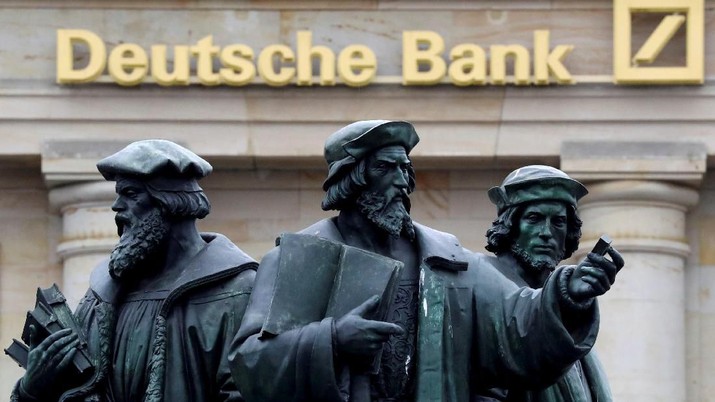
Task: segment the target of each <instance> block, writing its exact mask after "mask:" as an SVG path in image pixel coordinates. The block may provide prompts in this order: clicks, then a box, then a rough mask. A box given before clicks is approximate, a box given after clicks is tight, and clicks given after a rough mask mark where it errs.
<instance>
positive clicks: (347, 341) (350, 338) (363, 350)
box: [335, 296, 405, 357]
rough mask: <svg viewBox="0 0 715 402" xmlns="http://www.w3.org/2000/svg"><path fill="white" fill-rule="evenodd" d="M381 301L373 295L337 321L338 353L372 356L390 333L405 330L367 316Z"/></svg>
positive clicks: (399, 332)
mask: <svg viewBox="0 0 715 402" xmlns="http://www.w3.org/2000/svg"><path fill="white" fill-rule="evenodd" d="M379 303H380V298H379V297H378V296H373V297H371V298H369V299H367V300H366V301H365V302H364V303H363V304H361V305H359V306H358V307H356V308H354V309H353V310H352V311H350V312H349V313H348V314H346V315H345V316H343V317H341V318H340V319H338V320H337V321H336V322H335V336H336V338H337V342H336V343H337V347H338V354H340V355H351V356H356V357H357V356H360V357H372V356H374V355H375V353H377V352H378V351H379V350H380V348H381V347H382V344H383V343H384V342H385V341H387V340H388V338H389V337H390V335H397V334H402V333H404V332H405V331H404V330H403V329H402V327H400V326H399V325H397V324H392V323H389V322H383V321H374V320H368V319H366V318H365V316H368V315H369V314H370V313H371V312H373V311H374V310H375V309H376V308H377V306H378V305H379Z"/></svg>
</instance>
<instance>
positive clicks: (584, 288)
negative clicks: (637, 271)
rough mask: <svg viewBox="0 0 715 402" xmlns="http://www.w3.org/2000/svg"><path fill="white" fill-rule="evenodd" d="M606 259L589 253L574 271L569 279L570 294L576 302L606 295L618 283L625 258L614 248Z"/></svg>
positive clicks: (611, 248)
mask: <svg viewBox="0 0 715 402" xmlns="http://www.w3.org/2000/svg"><path fill="white" fill-rule="evenodd" d="M607 253H608V255H609V256H611V260H612V261H609V260H608V259H607V258H606V257H604V256H602V255H598V254H595V253H589V254H588V256H586V258H584V259H583V261H581V262H580V263H579V264H578V265H577V266H576V268H575V269H574V272H573V275H571V277H570V278H569V282H568V292H569V296H571V297H572V298H573V299H574V300H576V301H581V300H586V299H589V298H592V297H595V296H600V295H602V294H604V293H606V292H607V291H608V290H609V289H610V288H611V285H613V282H615V281H616V274H617V273H618V271H620V269H621V268H623V257H621V254H620V253H618V251H616V250H615V249H614V248H613V247H609V248H608V251H607Z"/></svg>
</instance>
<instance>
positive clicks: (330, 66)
mask: <svg viewBox="0 0 715 402" xmlns="http://www.w3.org/2000/svg"><path fill="white" fill-rule="evenodd" d="M297 36H298V39H297V42H298V45H297V49H298V50H297V52H296V53H297V54H298V62H297V65H298V82H297V84H298V85H299V86H310V85H312V84H313V58H318V59H320V64H319V66H320V67H319V68H320V85H323V86H327V85H335V53H333V51H332V50H330V49H329V48H327V47H325V46H313V45H312V38H313V34H312V33H311V32H310V31H299V32H298V34H297Z"/></svg>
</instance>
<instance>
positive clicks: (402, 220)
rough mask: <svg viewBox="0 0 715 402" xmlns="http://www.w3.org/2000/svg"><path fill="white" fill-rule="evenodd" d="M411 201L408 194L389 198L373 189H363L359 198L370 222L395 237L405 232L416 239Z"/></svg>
mask: <svg viewBox="0 0 715 402" xmlns="http://www.w3.org/2000/svg"><path fill="white" fill-rule="evenodd" d="M409 202H410V201H409V198H407V195H406V194H398V195H397V196H393V197H389V198H388V197H387V196H385V195H383V194H381V193H376V192H373V191H363V192H362V194H360V197H358V199H357V205H358V208H359V210H360V212H361V213H362V214H363V215H365V217H367V219H368V220H369V221H370V222H372V223H374V224H375V225H376V226H377V227H379V228H380V229H382V230H384V231H386V232H387V233H388V234H390V235H391V236H393V237H400V234H402V233H403V232H404V233H405V235H406V236H407V238H408V239H410V240H414V238H415V227H414V225H413V224H412V218H410V213H409ZM405 203H407V206H405Z"/></svg>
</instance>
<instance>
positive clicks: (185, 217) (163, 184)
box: [12, 140, 257, 402]
mask: <svg viewBox="0 0 715 402" xmlns="http://www.w3.org/2000/svg"><path fill="white" fill-rule="evenodd" d="M97 168H98V169H99V172H100V173H101V174H102V175H103V176H104V177H105V178H106V179H107V180H110V181H114V182H116V192H117V199H116V201H115V202H114V204H113V205H112V210H114V211H115V212H116V217H115V221H116V224H117V230H118V233H119V236H120V239H119V243H118V244H117V246H116V247H115V249H114V251H112V253H111V256H110V258H109V260H108V261H105V262H103V263H101V264H100V265H99V266H98V267H97V268H95V270H94V271H93V272H92V274H91V277H90V289H89V290H88V291H87V293H86V295H85V296H84V298H83V299H82V300H81V302H80V304H79V306H78V307H77V310H76V311H75V316H76V318H77V321H78V322H79V323H80V324H81V326H82V328H83V331H84V332H85V334H83V335H84V337H85V338H86V339H87V340H88V349H89V351H90V352H91V354H92V356H93V360H94V362H95V370H94V371H93V372H91V373H90V374H89V375H87V376H85V377H81V378H78V377H77V376H73V375H70V374H69V373H68V372H67V365H68V362H69V361H71V358H72V355H73V354H74V353H75V350H76V347H75V346H76V345H77V335H76V334H74V333H71V332H69V331H66V330H64V331H59V332H56V333H54V334H53V335H50V336H49V337H47V338H46V339H45V340H42V341H41V342H32V343H34V344H33V345H31V351H30V354H29V359H28V367H27V371H26V373H25V375H24V376H23V378H22V379H21V380H20V381H19V382H18V384H17V385H16V387H15V390H14V392H13V395H12V400H17V401H34V400H42V401H75V400H79V401H114V402H136V401H145V402H160V401H167V402H168V401H171V402H189V401H193V402H197V401H198V402H213V401H242V400H243V398H242V396H241V394H240V393H239V391H238V389H237V388H236V386H235V385H234V381H233V380H232V378H231V375H230V371H229V369H228V367H227V365H226V353H227V350H228V347H229V343H230V341H231V339H232V338H233V335H234V334H235V332H236V331H237V330H238V324H239V323H240V322H241V318H242V316H243V312H244V311H245V308H246V302H247V300H248V296H249V294H250V290H251V287H252V284H253V279H254V277H255V269H256V266H257V264H256V262H255V261H254V260H253V259H251V258H250V257H249V256H248V255H246V254H245V253H243V252H242V251H241V250H240V249H239V248H238V247H236V246H235V245H234V244H233V243H231V241H230V240H228V239H227V238H226V237H225V236H222V235H220V234H217V233H200V232H199V231H198V230H197V228H196V220H197V219H201V218H204V217H205V216H206V215H208V213H209V211H210V204H209V201H208V199H207V198H206V195H205V194H204V192H203V190H202V189H201V187H200V186H199V184H198V180H199V179H201V178H203V177H205V176H206V175H208V174H209V173H210V172H211V170H212V168H211V165H210V164H209V163H208V162H206V161H205V160H203V159H202V158H200V157H199V156H197V155H196V154H194V153H193V152H191V151H189V150H188V149H186V148H183V147H181V146H179V145H177V144H175V143H173V142H170V141H165V140H146V141H138V142H135V143H132V144H130V145H129V146H127V147H126V148H124V149H123V150H121V151H119V152H117V153H116V154H114V155H111V156H109V157H107V158H105V159H103V160H101V161H100V162H99V163H98V164H97Z"/></svg>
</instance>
